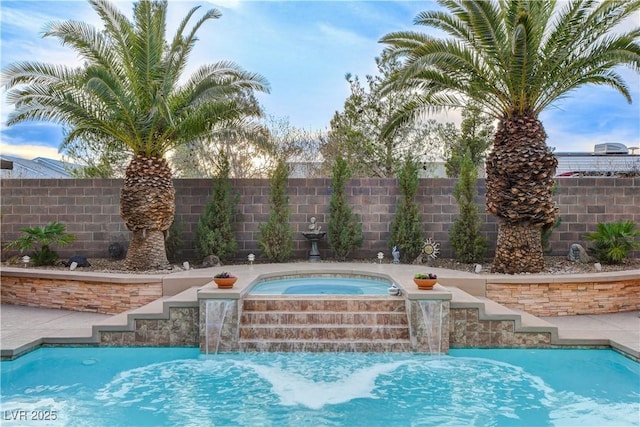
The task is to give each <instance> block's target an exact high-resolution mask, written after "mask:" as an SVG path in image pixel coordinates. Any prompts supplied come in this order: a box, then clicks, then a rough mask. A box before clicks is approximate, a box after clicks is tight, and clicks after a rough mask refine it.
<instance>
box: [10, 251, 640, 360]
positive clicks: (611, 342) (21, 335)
mask: <svg viewBox="0 0 640 427" xmlns="http://www.w3.org/2000/svg"><path fill="white" fill-rule="evenodd" d="M310 270H315V271H318V270H321V271H323V272H327V273H332V272H336V271H343V272H344V271H347V272H348V271H353V270H357V271H359V272H363V271H365V272H371V273H378V274H387V275H389V276H392V277H393V278H394V279H395V280H397V282H398V283H400V284H402V285H403V287H404V288H405V294H407V295H414V294H419V295H416V297H417V298H422V297H425V296H426V295H423V294H420V293H421V292H424V291H417V290H415V289H414V286H413V284H412V277H413V275H414V274H415V273H416V272H425V271H428V272H435V273H437V274H438V277H439V283H441V284H442V285H443V286H445V287H447V286H454V287H456V288H460V289H464V291H465V292H467V293H469V294H471V295H475V296H476V297H478V298H483V297H484V289H485V285H484V284H485V283H486V282H487V281H492V280H493V281H495V280H496V277H495V276H493V275H477V274H473V273H465V272H459V271H455V270H442V269H437V268H432V267H429V266H424V265H423V266H416V265H392V264H376V263H371V264H366V263H309V264H307V263H289V264H258V265H253V266H249V265H229V266H224V267H218V268H208V269H192V270H189V271H182V272H178V273H171V274H168V275H165V276H164V277H163V278H162V283H163V288H164V289H165V293H164V295H165V297H169V296H170V295H175V294H176V293H179V292H182V291H184V288H185V287H187V289H189V288H191V289H193V287H204V288H205V289H202V290H203V291H204V292H214V293H217V292H220V290H217V289H216V290H213V289H212V288H211V286H210V283H211V277H213V275H214V274H215V273H218V272H220V271H230V272H232V273H233V274H235V275H237V276H239V277H240V279H239V280H238V282H237V284H236V286H234V289H231V290H222V292H223V293H224V294H226V296H228V297H231V298H233V297H234V296H235V297H239V296H240V295H241V294H242V293H243V290H245V289H246V287H247V286H249V285H250V283H252V280H253V279H252V277H253V278H255V277H256V275H257V274H260V275H267V276H272V275H277V274H278V273H282V272H283V271H288V272H289V273H291V272H300V273H301V274H304V273H305V272H308V271H310ZM73 273H75V272H73ZM67 274H68V272H67ZM79 274H80V273H79ZM85 274H86V273H85ZM623 274H624V275H626V276H627V277H633V278H635V279H637V277H638V276H639V275H640V271H638V270H635V271H633V272H625V273H623ZM3 275H4V272H3ZM492 276H493V277H492ZM599 276H600V275H599ZM603 276H604V275H602V276H600V278H599V279H600V280H606V278H605V277H603ZM514 278H516V279H517V278H518V276H509V279H510V280H511V281H513V280H514ZM525 279H526V280H527V281H530V280H531V279H532V277H531V276H528V277H526V278H524V277H523V278H522V280H525ZM550 279H551V277H550V276H546V277H545V280H550ZM551 280H554V281H560V280H562V281H566V277H562V276H553V279H551ZM578 280H581V279H578ZM591 280H593V278H591ZM408 283H411V285H410V286H407V284H408ZM206 284H209V286H205V285H206ZM236 294H237V295H236ZM465 295H467V294H465ZM469 298H471V297H469ZM454 299H455V296H454ZM485 299H486V298H485ZM463 302H465V301H463ZM639 315H640V312H639V311H638V310H632V311H625V312H621V313H614V314H582V315H576V316H559V317H555V316H554V317H539V319H541V320H542V321H546V322H548V323H549V324H551V325H554V326H556V327H557V328H558V334H557V336H558V338H559V341H560V342H562V343H565V344H566V345H569V346H574V347H575V346H610V347H612V348H614V349H616V350H618V351H620V352H622V353H624V354H626V355H628V356H629V357H631V358H634V359H635V360H638V359H639V358H640V316H639ZM112 317H114V316H112V315H106V314H96V313H88V312H78V311H68V310H60V309H46V308H33V307H26V306H18V305H8V304H2V305H0V322H1V324H0V326H1V328H0V350H1V354H2V357H3V358H6V357H7V356H9V357H11V356H10V355H20V354H22V353H24V352H26V351H29V350H30V349H32V348H36V347H38V346H40V345H42V344H48V345H56V344H61V345H62V344H66V345H73V344H79V345H82V344H85V343H86V344H88V345H92V344H93V345H95V341H92V331H93V326H94V325H97V324H100V323H101V322H104V321H105V320H107V319H109V318H112Z"/></svg>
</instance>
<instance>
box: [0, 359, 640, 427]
mask: <svg viewBox="0 0 640 427" xmlns="http://www.w3.org/2000/svg"><path fill="white" fill-rule="evenodd" d="M0 368H1V380H2V393H1V400H2V413H1V415H2V425H3V426H18V425H19V426H24V425H37V426H43V425H82V426H144V425H189V426H208V425H224V426H226V425H234V426H238V425H239V426H255V425H261V426H283V425H291V426H318V425H323V426H326V425H331V426H349V427H351V426H367V427H374V426H408V425H465V426H466V425H480V426H485V425H495V426H525V425H535V426H538V425H563V426H564V425H583V426H596V425H597V426H606V425H625V426H634V425H636V426H637V425H639V420H638V413H639V411H640V403H639V398H640V390H638V384H639V381H640V364H638V363H636V362H633V361H631V360H629V359H627V358H625V357H623V356H621V355H619V354H617V353H615V352H614V351H611V350H530V349H527V350H452V351H451V353H450V355H449V356H426V355H420V354H406V353H400V354H398V353H394V354H388V353H387V354H362V353H235V354H218V355H213V356H209V357H206V356H203V355H201V354H200V353H199V351H198V349H195V348H187V349H185V348H135V349H134V348H41V349H38V350H36V351H34V352H32V353H29V354H27V355H25V356H23V357H21V358H19V359H17V360H14V361H10V362H6V361H3V362H1V363H0ZM52 415H55V419H52ZM22 417H24V418H22ZM33 417H35V418H38V417H40V418H45V417H49V420H38V419H32V418H33Z"/></svg>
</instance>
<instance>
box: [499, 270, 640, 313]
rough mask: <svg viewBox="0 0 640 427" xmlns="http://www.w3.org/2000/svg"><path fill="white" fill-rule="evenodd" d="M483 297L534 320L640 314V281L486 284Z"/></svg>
mask: <svg viewBox="0 0 640 427" xmlns="http://www.w3.org/2000/svg"><path fill="white" fill-rule="evenodd" d="M486 296H487V298H489V299H490V300H493V301H495V302H497V303H499V304H502V305H504V306H507V307H509V308H516V309H519V310H523V311H526V312H527V313H530V314H533V315H534V316H574V315H578V314H605V313H620V312H624V311H633V310H640V279H631V280H621V281H616V282H588V281H585V282H580V283H516V284H508V283H506V284H505V283H487V285H486Z"/></svg>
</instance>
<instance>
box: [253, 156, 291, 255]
mask: <svg viewBox="0 0 640 427" xmlns="http://www.w3.org/2000/svg"><path fill="white" fill-rule="evenodd" d="M288 179H289V169H288V167H287V165H286V164H285V163H284V162H283V161H279V162H278V165H277V166H276V168H275V169H274V170H273V173H272V174H271V213H270V215H269V221H268V222H267V223H266V224H261V225H260V237H259V238H258V245H259V246H260V249H261V250H262V252H263V253H264V255H265V256H266V257H267V258H268V259H269V260H271V261H275V262H284V261H287V260H288V259H289V258H291V254H292V253H293V230H292V229H291V225H290V224H289V216H290V215H291V212H290V210H289V195H288V194H287V180H288Z"/></svg>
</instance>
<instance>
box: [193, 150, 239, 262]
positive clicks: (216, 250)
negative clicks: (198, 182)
mask: <svg viewBox="0 0 640 427" xmlns="http://www.w3.org/2000/svg"><path fill="white" fill-rule="evenodd" d="M219 155H220V156H221V162H220V163H221V165H220V170H219V171H218V174H217V175H216V176H215V177H214V178H213V197H212V198H211V199H210V200H209V201H208V202H207V204H206V206H205V208H204V213H203V214H202V216H201V217H200V219H199V220H198V228H197V230H196V252H197V253H198V255H200V256H201V257H202V258H204V257H206V256H209V255H216V256H217V257H218V258H220V260H221V261H229V260H231V259H233V257H234V256H235V254H236V251H237V250H238V242H237V240H236V237H235V235H234V233H233V221H234V218H235V217H236V204H237V200H236V198H235V197H232V195H231V181H230V180H229V174H230V172H231V169H230V166H229V158H228V157H227V155H226V153H225V152H223V151H220V154H219Z"/></svg>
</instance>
